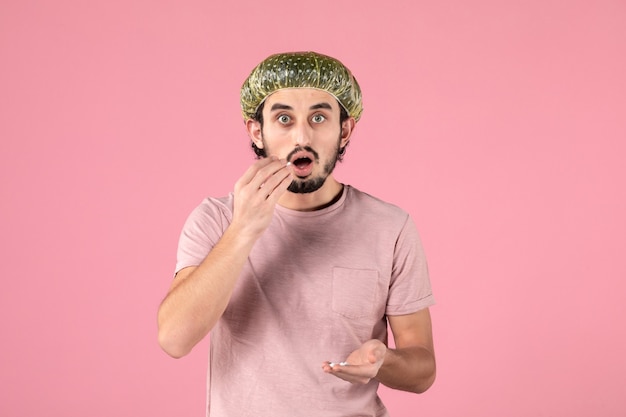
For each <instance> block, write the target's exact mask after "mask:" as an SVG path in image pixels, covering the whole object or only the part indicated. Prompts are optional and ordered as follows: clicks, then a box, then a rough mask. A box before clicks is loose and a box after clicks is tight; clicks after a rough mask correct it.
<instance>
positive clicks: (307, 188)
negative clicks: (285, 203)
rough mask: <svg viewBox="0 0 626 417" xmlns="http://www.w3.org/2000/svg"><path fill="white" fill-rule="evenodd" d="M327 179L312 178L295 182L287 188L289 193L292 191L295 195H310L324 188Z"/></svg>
mask: <svg viewBox="0 0 626 417" xmlns="http://www.w3.org/2000/svg"><path fill="white" fill-rule="evenodd" d="M325 181H326V178H320V177H317V178H311V179H308V180H293V181H291V184H289V187H287V191H291V192H292V193H295V194H309V193H312V192H315V191H317V190H319V189H320V188H322V186H323V185H324V182H325Z"/></svg>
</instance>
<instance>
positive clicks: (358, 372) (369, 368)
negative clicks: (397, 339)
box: [322, 339, 387, 384]
mask: <svg viewBox="0 0 626 417" xmlns="http://www.w3.org/2000/svg"><path fill="white" fill-rule="evenodd" d="M386 352H387V346H385V344H384V343H383V342H381V341H380V340H377V339H372V340H368V341H367V342H365V343H363V344H362V345H361V347H359V348H358V349H357V350H355V351H354V352H352V353H351V354H350V355H349V356H348V358H347V359H346V362H347V364H346V365H342V364H339V363H335V364H334V366H332V367H331V366H330V365H331V362H324V364H323V365H322V369H323V370H324V372H326V373H328V374H332V375H335V376H336V377H337V378H341V379H343V380H345V381H348V382H351V383H353V384H367V383H368V382H370V381H371V380H372V378H374V377H375V376H376V375H377V374H378V370H379V369H380V367H381V366H382V364H383V361H384V360H385V353H386Z"/></svg>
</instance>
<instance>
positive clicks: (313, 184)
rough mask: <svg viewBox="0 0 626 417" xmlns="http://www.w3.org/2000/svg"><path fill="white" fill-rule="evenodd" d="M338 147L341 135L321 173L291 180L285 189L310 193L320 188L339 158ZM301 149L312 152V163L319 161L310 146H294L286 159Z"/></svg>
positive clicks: (317, 155) (339, 146) (296, 192)
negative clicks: (313, 158) (313, 159)
mask: <svg viewBox="0 0 626 417" xmlns="http://www.w3.org/2000/svg"><path fill="white" fill-rule="evenodd" d="M264 148H265V149H267V146H266V145H264ZM340 149H341V137H339V139H338V140H337V146H336V147H335V150H334V152H333V154H332V155H331V156H330V159H329V160H328V161H326V163H325V164H324V169H323V171H322V173H321V174H319V175H317V176H316V177H312V178H296V179H294V180H293V181H291V184H289V187H287V191H291V192H292V193H295V194H308V193H312V192H314V191H317V190H319V189H320V188H322V186H323V185H324V183H325V182H326V178H328V176H329V175H330V174H332V172H333V171H334V169H335V166H336V165H337V161H338V160H339V155H340ZM302 150H305V151H307V152H310V153H311V154H313V156H314V157H315V161H313V163H319V154H318V153H317V152H316V151H315V150H314V149H313V148H311V147H310V146H304V147H302V146H298V147H297V148H295V149H294V150H293V151H291V152H290V153H289V155H288V156H287V160H289V159H290V157H291V156H292V155H293V154H295V153H296V152H299V151H302Z"/></svg>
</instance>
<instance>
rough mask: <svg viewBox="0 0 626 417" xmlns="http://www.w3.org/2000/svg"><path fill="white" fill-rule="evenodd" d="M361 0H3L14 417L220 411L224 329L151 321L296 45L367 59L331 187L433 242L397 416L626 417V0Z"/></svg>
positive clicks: (6, 342) (6, 332)
mask: <svg viewBox="0 0 626 417" xmlns="http://www.w3.org/2000/svg"><path fill="white" fill-rule="evenodd" d="M294 3H297V5H295V4H294ZM364 3H367V2H363V1H338V0H332V1H325V0H324V1H318V2H312V3H311V2H291V3H289V2H287V3H285V2H282V1H274V0H271V1H245V2H241V1H223V2H221V1H220V2H217V1H209V0H205V1H192V0H182V1H148V0H143V1H142V0H132V1H119V0H115V1H99V2H95V1H79V0H66V1H62V0H58V1H28V0H3V1H2V2H1V3H0V60H1V61H0V139H1V142H0V179H1V188H0V198H1V200H0V213H1V216H0V222H1V223H0V227H1V231H0V249H1V252H0V253H1V256H2V263H1V266H0V268H1V273H2V289H1V290H0V309H1V310H0V329H1V333H0V334H1V338H2V339H1V340H2V343H1V344H0V415H2V416H10V417H18V416H20V417H21V416H35V415H42V416H72V417H73V416H91V417H103V416H152V417H160V416H201V415H203V412H204V411H203V410H204V389H205V382H204V376H205V371H206V363H207V348H208V344H207V342H206V341H204V342H202V343H201V344H200V345H199V346H198V347H197V348H196V349H195V350H194V351H193V352H192V353H191V354H190V355H189V356H188V357H186V358H184V359H181V360H178V361H177V360H174V359H171V358H169V357H167V356H166V355H165V354H164V353H163V352H162V351H161V350H160V349H159V347H158V345H157V341H156V310H157V306H158V304H159V302H160V300H161V298H162V297H163V296H164V294H165V292H166V290H167V288H168V286H169V283H170V280H171V275H172V271H173V268H174V262H175V250H176V244H177V239H178V234H179V232H180V228H181V227H182V223H183V221H184V220H185V218H186V216H187V214H188V213H189V212H190V211H191V209H192V208H193V207H195V205H196V204H198V203H199V201H200V200H201V199H202V198H203V197H205V196H206V195H215V196H220V195H223V194H225V193H227V192H228V191H230V189H231V187H232V184H233V183H234V181H235V180H236V179H237V178H238V177H239V175H240V174H241V173H242V172H243V170H244V169H245V168H246V167H247V166H248V164H250V163H251V161H252V159H253V157H252V152H251V151H250V150H249V149H248V139H247V137H246V134H245V131H244V128H243V123H242V121H241V118H240V114H239V107H238V106H239V103H238V92H239V86H240V85H241V82H242V81H243V79H244V78H245V76H246V75H247V74H248V72H249V71H250V70H251V69H252V67H253V66H254V65H255V64H256V63H257V62H259V61H260V60H261V59H263V58H264V57H266V56H267V55H269V54H271V53H274V52H278V51H285V50H316V51H319V52H322V53H326V54H330V55H334V56H337V57H338V58H340V59H342V60H343V61H344V62H345V63H346V64H347V65H348V66H349V67H350V68H352V69H353V71H354V73H355V74H356V76H357V77H358V79H359V81H360V83H361V86H362V88H363V91H364V105H365V112H364V115H363V119H362V121H361V122H360V123H359V124H358V126H357V130H356V132H355V136H354V137H353V142H352V144H351V146H350V147H349V148H348V152H347V156H346V160H345V162H344V163H343V164H342V165H340V166H339V167H338V169H337V177H338V178H339V179H340V180H342V181H344V182H347V183H351V184H353V185H355V186H357V187H359V188H361V189H363V190H364V191H367V192H370V193H372V194H374V195H377V196H379V197H381V198H383V199H386V200H388V201H391V202H393V203H396V204H398V205H400V206H402V207H404V208H405V209H406V210H408V211H409V212H411V213H412V215H413V216H414V218H415V220H416V222H417V224H418V226H419V228H420V231H421V234H422V238H423V240H424V243H425V246H426V250H427V255H428V258H429V264H430V270H431V274H432V281H433V286H434V289H435V291H436V298H437V301H438V304H437V306H435V307H434V308H433V310H432V313H433V320H434V326H435V338H436V349H437V356H438V366H439V369H438V371H439V372H438V380H437V382H436V383H435V385H434V386H433V388H432V389H431V390H430V391H428V392H427V393H426V394H424V395H421V396H417V395H411V394H405V393H399V392H392V391H390V390H387V389H384V388H383V389H382V390H381V392H382V395H383V397H384V399H385V400H386V403H387V405H388V407H389V409H390V410H391V412H392V415H393V416H394V417H409V416H416V415H424V416H481V417H484V416H494V417H495V416H498V417H499V416H508V417H516V416H519V417H522V416H523V417H527V416H568V417H571V416H580V417H583V416H585V417H586V416H591V415H593V416H624V415H626V384H625V383H624V375H625V374H626V359H624V356H625V354H626V326H625V325H624V318H625V316H626V311H625V308H624V304H625V303H624V299H625V295H626V284H625V281H626V261H625V258H626V256H625V254H624V252H625V249H626V216H625V213H626V192H625V188H626V184H625V183H626V181H625V180H626V163H625V158H626V145H625V142H626V75H625V74H626V23H625V22H626V2H624V1H623V0H619V1H618V0H613V1H610V0H601V1H591V0H588V1H557V0H547V1H521V0H520V1H506V2H502V1H495V0H492V1H463V0H452V1H437V2H435V1H431V2H426V1H415V0H406V1H386V2H379V3H378V4H377V5H369V6H368V5H364ZM315 366H317V365H315ZM277 377H279V376H277Z"/></svg>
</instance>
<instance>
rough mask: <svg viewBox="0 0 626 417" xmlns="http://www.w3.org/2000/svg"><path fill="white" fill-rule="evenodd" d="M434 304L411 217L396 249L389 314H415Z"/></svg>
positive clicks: (405, 225)
mask: <svg viewBox="0 0 626 417" xmlns="http://www.w3.org/2000/svg"><path fill="white" fill-rule="evenodd" d="M434 303H435V299H434V297H433V293H432V288H431V285H430V278H429V275H428V264H427V262H426V256H425V254H424V248H423V246H422V242H421V239H420V237H419V234H418V232H417V228H416V227H415V223H414V222H413V220H412V219H411V217H410V216H408V215H407V219H406V222H405V223H404V226H403V227H402V229H401V231H400V234H399V235H398V240H397V241H396V247H395V250H394V259H393V269H392V276H391V283H390V288H389V296H388V298H387V310H386V313H387V315H390V316H399V315H403V314H411V313H414V312H416V311H418V310H421V309H423V308H426V307H430V306H431V305H433V304H434Z"/></svg>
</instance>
